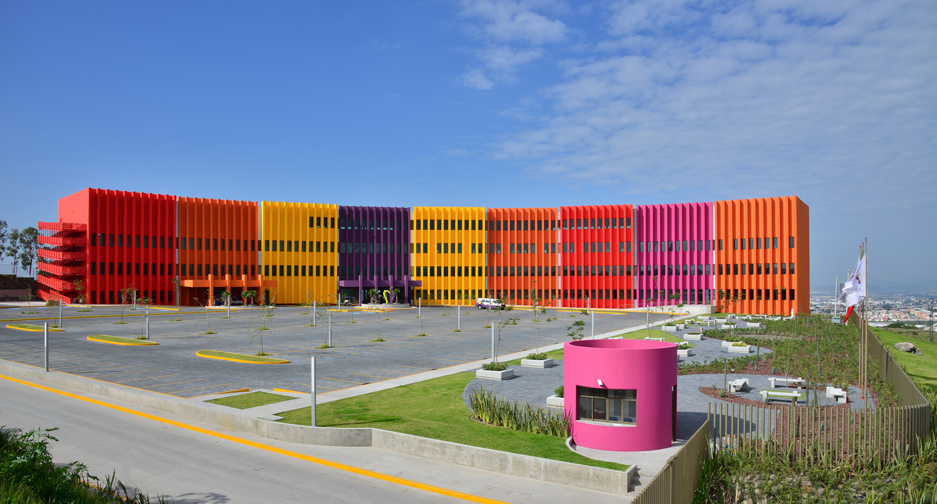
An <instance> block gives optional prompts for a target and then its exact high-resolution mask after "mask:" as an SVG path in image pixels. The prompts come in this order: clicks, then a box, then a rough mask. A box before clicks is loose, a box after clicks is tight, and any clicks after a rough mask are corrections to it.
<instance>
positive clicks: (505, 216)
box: [488, 208, 559, 306]
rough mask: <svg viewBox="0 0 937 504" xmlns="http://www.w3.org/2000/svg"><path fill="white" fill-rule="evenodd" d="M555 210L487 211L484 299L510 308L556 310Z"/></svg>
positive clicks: (504, 209) (516, 209) (510, 209)
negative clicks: (504, 302)
mask: <svg viewBox="0 0 937 504" xmlns="http://www.w3.org/2000/svg"><path fill="white" fill-rule="evenodd" d="M556 217H557V211H556V208H489V209H488V293H489V294H488V295H489V296H490V297H497V298H500V297H502V296H503V297H505V298H507V299H508V300H509V301H510V302H511V303H512V304H519V305H533V304H534V303H533V296H532V295H531V294H533V295H534V296H536V297H538V298H540V302H539V305H540V306H556V302H557V300H558V299H557V298H558V296H559V292H558V291H557V279H558V274H559V273H558V271H557V253H558V246H559V243H558V239H557V238H558V236H559V235H558V230H557V220H556Z"/></svg>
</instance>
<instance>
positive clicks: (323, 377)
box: [319, 376, 364, 385]
mask: <svg viewBox="0 0 937 504" xmlns="http://www.w3.org/2000/svg"><path fill="white" fill-rule="evenodd" d="M319 378H322V379H323V380H332V381H340V382H345V383H354V384H355V385H364V383H362V382H356V381H351V380H340V379H338V378H329V377H327V376H320V377H319Z"/></svg>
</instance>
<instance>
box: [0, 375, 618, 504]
mask: <svg viewBox="0 0 937 504" xmlns="http://www.w3.org/2000/svg"><path fill="white" fill-rule="evenodd" d="M0 373H2V374H4V375H8V376H12V377H15V378H19V379H22V380H27V381H32V382H35V383H39V384H42V385H48V386H56V387H65V388H68V389H71V390H75V391H80V392H83V393H87V394H94V395H97V396H101V397H105V398H108V399H113V400H117V401H123V402H127V403H130V404H134V405H137V406H143V407H146V408H152V409H156V410H160V411H164V412H167V413H170V414H173V415H176V416H178V417H180V418H184V419H186V420H190V421H195V422H203V423H207V424H210V425H214V426H217V427H218V428H220V429H221V430H225V431H232V432H242V433H248V434H253V435H257V436H262V437H267V438H270V439H276V440H279V441H287V442H292V443H303V444H312V445H325V446H373V447H375V448H381V449H384V450H390V451H396V452H400V453H406V454H409V455H416V456H420V457H426V458H429V459H433V460H439V461H443V462H448V463H451V464H458V465H462V466H466V467H473V468H476V469H482V470H486V471H494V472H498V473H501V474H510V475H512V476H517V477H521V478H530V479H536V480H541V481H549V482H552V483H559V484H561V485H568V486H572V487H576V488H584V489H589V490H597V491H600V492H606V493H612V494H626V493H628V483H629V481H630V480H631V477H632V475H633V472H634V469H635V466H631V467H630V468H629V469H628V470H627V471H615V470H612V469H603V468H599V467H589V466H583V465H579V464H571V463H568V462H560V461H556V460H549V459H543V458H538V457H531V456H528V455H518V454H515V453H507V452H501V451H497V450H489V449H486V448H478V447H474V446H468V445H462V444H458V443H450V442H448V441H439V440H436V439H428V438H423V437H419V436H413V435H409V434H401V433H399V432H391V431H385V430H382V429H370V428H361V429H337V428H327V427H307V426H301V425H292V424H283V423H277V422H271V421H268V420H261V419H259V418H250V417H245V416H241V415H236V414H232V413H226V412H224V411H217V410H213V409H209V408H204V407H201V406H198V405H195V404H187V403H183V402H179V401H177V400H173V399H171V398H169V397H166V396H163V395H162V394H157V393H155V392H149V391H146V390H140V389H134V388H129V387H123V386H121V385H115V384H111V383H106V382H100V381H96V380H92V379H88V378H82V377H78V376H73V375H69V374H65V373H59V372H55V371H51V372H48V373H47V372H45V371H44V370H43V369H42V368H36V367H32V366H26V365H23V364H18V363H15V362H9V361H3V360H0Z"/></svg>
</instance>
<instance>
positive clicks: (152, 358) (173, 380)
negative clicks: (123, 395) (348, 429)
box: [0, 306, 669, 398]
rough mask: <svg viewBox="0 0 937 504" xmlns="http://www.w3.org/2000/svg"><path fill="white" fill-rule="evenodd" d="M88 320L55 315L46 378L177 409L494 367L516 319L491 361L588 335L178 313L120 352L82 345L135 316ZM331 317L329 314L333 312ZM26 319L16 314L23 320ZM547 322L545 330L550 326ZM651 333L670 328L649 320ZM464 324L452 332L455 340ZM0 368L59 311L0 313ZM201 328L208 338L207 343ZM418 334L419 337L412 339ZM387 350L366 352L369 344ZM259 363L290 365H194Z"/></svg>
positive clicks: (600, 320)
mask: <svg viewBox="0 0 937 504" xmlns="http://www.w3.org/2000/svg"><path fill="white" fill-rule="evenodd" d="M92 310H93V311H91V312H79V311H78V308H75V307H65V308H63V316H64V317H65V318H64V319H63V324H64V326H65V331H63V332H53V333H50V335H49V340H50V343H49V348H50V369H51V370H55V371H60V372H65V373H70V374H74V375H78V376H84V377H88V378H94V379H97V380H103V381H107V382H111V383H117V384H121V385H126V386H131V387H137V388H141V389H146V390H150V391H154V392H159V393H163V394H169V395H173V396H177V397H185V398H189V397H195V396H200V395H206V394H215V393H219V392H224V391H228V390H233V389H241V388H250V389H257V388H265V389H273V388H280V389H286V390H296V391H308V389H309V386H310V377H309V360H310V357H311V356H313V355H314V356H316V357H317V364H316V368H317V379H316V387H317V390H318V392H319V393H327V392H331V391H335V390H339V389H345V388H349V387H355V386H359V385H363V384H367V383H375V382H379V381H383V380H388V379H394V378H400V377H403V376H407V375H412V374H417V373H421V372H424V371H429V370H435V369H441V368H446V367H449V366H454V365H458V364H463V363H467V362H473V361H478V360H482V359H486V358H489V357H490V356H491V329H487V328H483V326H485V325H486V324H488V323H489V317H490V321H491V322H492V323H493V325H495V327H496V329H495V332H496V334H497V322H498V321H499V320H501V319H508V318H517V323H516V325H507V326H505V327H503V328H502V330H501V342H500V349H499V352H498V353H499V355H505V354H510V353H515V352H522V351H528V350H533V349H534V348H536V347H537V345H538V344H539V345H540V346H545V345H549V344H554V343H560V342H563V341H568V340H569V338H568V337H567V328H568V327H569V326H570V325H571V324H572V323H573V322H575V321H576V320H583V321H585V331H584V333H585V336H586V337H587V338H588V337H589V336H590V334H591V332H592V328H591V323H592V322H591V321H592V317H591V315H583V314H582V313H581V312H580V311H579V310H562V309H561V310H553V309H548V310H547V313H545V314H541V315H540V316H539V319H540V321H539V322H535V321H534V314H533V312H532V311H531V310H529V309H516V310H511V311H492V312H490V314H489V312H487V311H480V310H475V309H474V308H466V307H463V308H462V309H461V317H459V316H458V313H457V309H456V308H455V307H423V308H422V312H421V314H420V315H421V316H420V317H418V316H417V315H418V310H417V309H416V308H409V307H403V308H397V309H394V310H393V311H388V312H367V311H361V310H352V311H348V310H347V309H346V310H344V311H342V312H337V311H326V310H323V309H321V308H320V309H319V310H318V315H317V324H316V326H310V325H311V323H312V313H313V310H312V309H311V307H309V308H305V307H301V306H290V307H278V308H276V309H275V310H272V316H270V317H267V326H268V327H269V330H266V331H258V330H257V328H258V327H260V326H261V325H262V323H263V321H262V319H263V317H262V316H261V311H260V310H259V309H257V308H238V309H234V308H232V310H231V316H230V318H225V316H226V312H225V311H224V310H223V309H214V310H209V311H208V312H207V313H206V311H205V310H202V309H199V308H185V307H184V308H181V309H179V310H178V311H168V310H156V309H152V310H151V311H150V313H151V316H150V317H149V319H150V338H151V339H152V340H154V341H156V342H158V343H159V344H158V345H157V346H120V345H113V344H107V343H97V342H92V341H88V340H87V337H88V336H90V335H94V334H106V335H110V336H122V337H126V338H136V337H138V336H140V335H142V334H143V333H144V330H145V329H144V328H145V317H144V316H142V312H143V310H142V309H139V308H138V309H137V310H131V309H130V308H125V309H124V310H123V320H124V322H125V323H124V324H120V323H119V321H120V320H121V309H120V308H119V307H115V306H106V307H105V306H95V307H92ZM332 310H334V308H332ZM24 312H25V313H24ZM329 317H331V327H332V345H333V348H328V349H320V348H317V347H319V346H321V345H323V344H324V343H325V341H326V338H327V331H328V318H329ZM553 317H556V319H555V320H550V321H547V319H548V318H549V319H552V318H553ZM650 317H651V321H652V322H653V321H656V320H662V319H664V318H667V317H669V315H667V314H654V313H652V314H651V315H650ZM460 318H461V329H462V330H461V332H455V329H456V328H457V325H458V323H459V322H458V321H459V319H460ZM0 319H3V320H5V322H2V323H0V358H2V359H5V360H11V361H15V362H20V363H23V364H29V365H32V366H39V367H41V366H43V335H42V332H26V331H20V330H15V329H10V328H8V327H7V324H9V323H11V321H22V322H24V323H29V324H37V325H39V326H41V325H42V323H43V322H49V323H50V325H51V324H57V323H58V308H57V307H34V308H6V309H2V310H0ZM644 323H645V314H644V313H643V312H640V313H616V314H609V313H601V312H598V313H595V334H596V335H600V334H605V333H610V332H614V331H617V330H620V329H624V328H628V327H634V326H638V325H643V324H644ZM209 324H210V325H211V330H212V331H214V332H216V333H217V334H205V332H206V331H207V330H208V326H209ZM420 332H423V333H425V336H421V337H420V336H417V335H418V334H419V333H420ZM379 334H380V337H381V338H382V339H383V340H385V341H382V342H375V341H374V340H375V339H377V338H378V335H379ZM261 335H262V344H263V349H264V351H265V352H267V353H269V354H272V355H273V356H275V357H280V358H285V359H287V360H289V361H290V362H289V364H277V365H257V364H242V363H237V362H229V361H222V360H215V359H205V358H201V357H198V356H196V355H195V353H196V352H197V351H199V350H221V351H227V352H236V353H242V354H256V353H257V352H258V351H259V350H260V348H261V339H260V337H261Z"/></svg>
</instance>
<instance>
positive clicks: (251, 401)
mask: <svg viewBox="0 0 937 504" xmlns="http://www.w3.org/2000/svg"><path fill="white" fill-rule="evenodd" d="M292 399H296V398H295V397H291V396H285V395H280V394H271V393H270V392H251V393H249V394H238V395H233V396H228V397H222V398H221V399H212V400H211V401H205V402H209V403H212V404H220V405H222V406H228V407H229V408H237V409H247V408H256V407H257V406H266V405H267V404H273V403H278V402H283V401H289V400H292Z"/></svg>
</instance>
